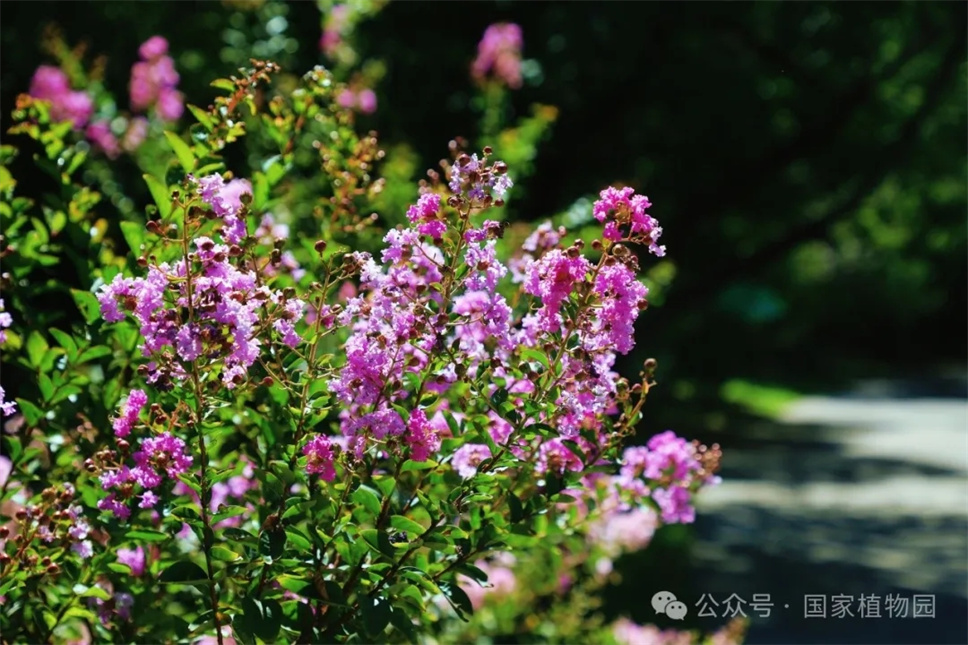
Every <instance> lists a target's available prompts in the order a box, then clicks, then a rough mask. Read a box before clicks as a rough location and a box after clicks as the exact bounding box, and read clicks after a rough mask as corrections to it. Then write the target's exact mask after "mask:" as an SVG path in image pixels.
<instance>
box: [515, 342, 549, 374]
mask: <svg viewBox="0 0 968 645" xmlns="http://www.w3.org/2000/svg"><path fill="white" fill-rule="evenodd" d="M521 358H523V359H524V360H526V361H529V362H530V361H537V362H539V363H541V366H542V367H544V368H545V369H548V357H547V356H545V353H544V352H542V351H539V350H537V349H534V348H531V347H529V348H527V349H525V350H524V351H522V352H521Z"/></svg>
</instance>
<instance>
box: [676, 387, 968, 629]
mask: <svg viewBox="0 0 968 645" xmlns="http://www.w3.org/2000/svg"><path fill="white" fill-rule="evenodd" d="M902 391H903V388H900V389H899V388H897V387H893V386H892V384H890V383H867V384H864V386H863V387H861V388H860V389H859V390H858V391H857V392H854V393H852V394H851V395H848V396H844V397H811V398H806V399H802V400H800V401H798V402H797V403H795V404H794V405H792V406H791V407H790V408H789V409H788V410H787V411H786V413H785V414H784V415H783V416H782V419H781V420H780V422H779V423H777V424H773V423H771V424H764V425H763V426H762V427H755V428H751V429H750V432H749V433H748V434H749V436H747V437H746V438H745V441H744V447H742V448H737V449H733V450H731V449H730V448H729V446H728V445H726V446H724V450H725V458H724V466H723V468H724V469H723V476H724V479H725V481H724V483H723V484H722V485H721V486H720V487H718V488H716V489H713V490H710V491H707V493H706V494H704V495H703V497H702V499H701V501H700V506H699V519H698V521H697V526H696V528H697V534H698V541H697V543H696V545H695V549H694V559H695V561H696V570H695V575H696V580H697V582H696V590H695V591H696V593H697V594H701V593H712V594H713V596H714V598H719V597H720V596H722V597H725V596H728V595H729V594H731V593H736V594H737V595H739V596H740V597H743V598H746V599H747V600H749V599H750V598H751V596H752V594H754V593H769V594H770V595H771V597H772V599H773V601H774V602H775V603H776V604H775V608H774V609H773V611H772V612H771V615H770V617H769V618H764V617H759V616H755V615H754V616H751V619H752V622H751V631H750V634H749V642H750V643H891V644H893V643H919V644H921V643H961V644H964V643H968V401H966V399H965V398H924V397H922V398H903V397H899V395H900V394H902ZM961 392H964V389H961ZM807 594H811V595H824V596H826V597H827V602H828V617H827V618H825V619H822V618H811V619H807V618H805V617H804V604H805V601H804V596H805V595H807ZM888 594H892V595H898V596H901V597H907V598H910V599H911V601H913V596H914V595H916V594H917V595H925V596H931V597H933V601H934V603H935V618H933V619H931V618H912V617H909V618H906V619H902V618H900V617H898V618H891V617H888V614H887V613H886V604H884V603H885V601H886V597H887V595H888ZM861 595H865V596H871V595H873V596H876V597H877V598H879V602H880V604H881V607H882V611H881V615H882V617H881V618H861V617H859V616H858V615H857V614H858V609H859V603H860V596H861ZM833 596H841V597H844V598H846V597H852V598H853V601H852V603H851V605H850V609H851V611H852V613H853V614H854V616H853V617H851V616H843V617H842V618H833V617H831V615H830V614H831V613H832V612H831V608H832V603H833V598H832V597H833ZM784 605H789V607H784ZM898 609H900V607H898ZM910 611H911V609H909V615H910ZM720 615H721V614H720Z"/></svg>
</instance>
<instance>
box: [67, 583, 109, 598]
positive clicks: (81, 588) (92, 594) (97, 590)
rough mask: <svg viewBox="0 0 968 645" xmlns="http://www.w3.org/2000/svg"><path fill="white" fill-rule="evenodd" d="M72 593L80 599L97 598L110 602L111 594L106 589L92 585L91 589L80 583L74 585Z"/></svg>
mask: <svg viewBox="0 0 968 645" xmlns="http://www.w3.org/2000/svg"><path fill="white" fill-rule="evenodd" d="M73 591H74V593H75V594H77V595H78V596H80V597H81V598H98V599H100V600H110V599H111V594H109V593H108V592H107V590H106V589H103V588H101V587H98V586H97V585H94V586H93V587H87V586H85V585H82V584H80V583H78V584H76V585H74V589H73Z"/></svg>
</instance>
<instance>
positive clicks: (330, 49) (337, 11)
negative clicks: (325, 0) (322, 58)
mask: <svg viewBox="0 0 968 645" xmlns="http://www.w3.org/2000/svg"><path fill="white" fill-rule="evenodd" d="M349 11H350V7H349V5H345V4H339V5H336V6H335V7H333V8H332V10H331V11H330V12H329V14H328V15H327V16H326V21H325V27H324V28H323V33H322V35H321V36H320V38H319V49H320V50H322V51H323V53H325V54H326V55H327V56H330V57H333V56H335V55H336V52H337V50H338V49H339V46H340V45H341V44H342V43H343V31H344V30H345V29H346V27H347V25H348V23H349V16H350V14H349Z"/></svg>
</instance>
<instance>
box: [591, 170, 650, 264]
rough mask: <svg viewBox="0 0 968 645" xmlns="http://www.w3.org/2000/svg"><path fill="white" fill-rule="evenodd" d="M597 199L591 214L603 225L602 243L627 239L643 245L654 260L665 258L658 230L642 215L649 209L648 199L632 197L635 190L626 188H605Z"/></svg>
mask: <svg viewBox="0 0 968 645" xmlns="http://www.w3.org/2000/svg"><path fill="white" fill-rule="evenodd" d="M599 197H600V199H598V200H597V201H596V202H595V204H594V206H593V207H592V214H593V215H594V216H595V219H597V220H598V221H599V222H605V232H604V236H605V239H608V240H612V241H613V242H617V241H619V240H622V239H627V240H630V241H633V242H636V243H639V244H644V245H645V246H647V247H648V248H649V251H650V252H652V253H653V254H655V255H656V256H658V257H662V256H664V255H665V251H666V248H665V246H659V244H658V240H659V237H660V236H661V235H662V228H661V227H660V226H659V223H658V222H657V221H656V220H655V219H653V218H652V217H651V216H650V215H649V214H648V213H646V212H645V211H646V209H647V208H649V207H650V206H652V202H650V201H649V198H648V197H646V196H645V195H636V194H635V190H634V189H632V188H628V187H626V188H614V187H609V188H606V189H605V190H603V191H602V192H601V193H600V195H599ZM606 220H608V221H607V222H606ZM623 229H624V230H623Z"/></svg>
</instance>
